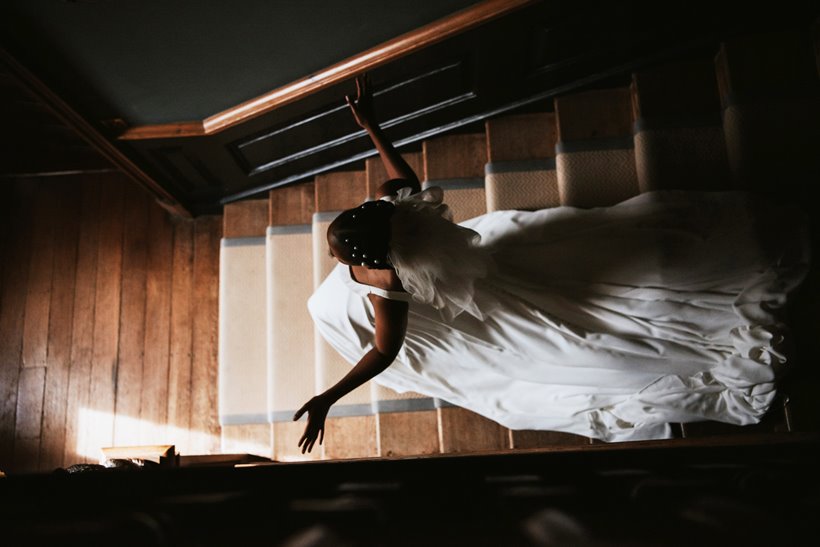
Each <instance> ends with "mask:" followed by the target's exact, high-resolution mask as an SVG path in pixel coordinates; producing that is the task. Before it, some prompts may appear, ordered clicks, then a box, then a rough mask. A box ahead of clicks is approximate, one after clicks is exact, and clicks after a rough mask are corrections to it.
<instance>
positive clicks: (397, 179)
mask: <svg viewBox="0 0 820 547" xmlns="http://www.w3.org/2000/svg"><path fill="white" fill-rule="evenodd" d="M345 99H346V100H347V104H348V105H349V106H350V110H351V111H352V112H353V118H354V119H355V120H356V123H358V124H359V126H360V127H361V128H362V129H364V130H366V131H367V133H368V134H369V135H370V140H372V141H373V144H374V145H375V146H376V150H378V151H379V156H380V157H381V159H382V163H383V164H384V168H385V169H386V170H387V176H389V177H390V179H391V180H388V181H387V182H385V183H384V184H382V185H381V186H380V187H379V189H378V190H377V191H376V196H375V197H376V199H379V198H381V197H384V196H389V195H392V194H395V193H396V192H397V191H398V190H399V188H404V187H406V186H409V187H410V188H411V191H412V193H414V194H415V193H417V192H420V191H421V185H420V184H419V178H418V176H417V175H416V173H415V172H414V171H413V169H412V168H411V167H410V166H409V165H408V164H407V162H406V161H404V158H402V157H401V154H399V153H398V152H397V151H396V149H395V147H394V146H393V143H391V142H390V140H389V139H388V138H387V136H386V135H385V134H384V131H383V130H382V128H381V127H379V124H378V122H376V116H375V114H374V112H373V93H372V91H371V89H370V81H369V79H368V77H367V76H366V75H362V76H359V77H357V78H356V97H352V96H350V95H347V96H346V97H345Z"/></svg>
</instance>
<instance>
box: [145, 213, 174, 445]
mask: <svg viewBox="0 0 820 547" xmlns="http://www.w3.org/2000/svg"><path fill="white" fill-rule="evenodd" d="M148 241H149V242H150V244H149V246H148V256H147V260H146V273H145V275H146V277H145V340H144V348H145V349H144V351H143V356H144V359H145V361H144V363H143V372H142V392H141V393H140V412H139V418H140V431H139V444H151V443H156V442H158V441H162V440H165V442H173V441H171V440H168V433H167V430H166V427H165V424H166V423H167V420H168V405H167V401H168V373H169V370H170V369H169V361H168V359H169V351H170V350H169V347H170V339H169V336H168V332H169V331H170V326H171V273H172V270H171V267H172V264H173V262H172V260H173V249H174V232H173V226H172V225H171V221H170V219H169V218H168V215H167V214H165V212H164V211H162V210H161V209H160V208H159V207H151V208H150V209H149V211H148Z"/></svg>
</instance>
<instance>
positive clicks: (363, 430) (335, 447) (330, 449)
mask: <svg viewBox="0 0 820 547" xmlns="http://www.w3.org/2000/svg"><path fill="white" fill-rule="evenodd" d="M367 194H368V190H367V177H366V174H365V172H364V171H343V172H337V173H329V174H325V175H318V176H317V177H316V212H315V214H314V215H313V223H312V232H313V239H312V245H311V247H312V249H313V289H314V290H315V289H316V288H318V287H319V285H321V283H322V282H323V281H324V279H325V278H326V277H327V275H328V274H329V273H330V272H331V271H332V270H333V268H335V267H336V265H337V264H338V262H337V261H336V260H335V259H334V258H333V257H331V256H330V255H329V254H328V252H327V250H328V245H327V229H328V226H330V223H331V222H332V221H333V219H335V218H336V216H337V215H338V214H339V212H341V211H343V210H345V209H350V208H352V207H356V206H358V205H360V204H361V203H362V202H364V201H365V200H366V199H367ZM315 356H316V365H315V366H316V392H317V393H321V392H323V391H325V390H326V389H328V388H329V387H331V386H332V385H334V384H335V383H336V382H338V381H339V380H340V379H341V378H342V377H344V376H345V375H346V374H347V373H348V372H350V369H351V367H352V365H351V364H350V363H348V362H347V361H346V360H345V359H344V358H343V357H342V356H341V355H340V354H339V353H338V352H337V351H336V350H335V349H333V347H331V346H330V344H328V343H327V342H326V341H325V340H324V339H323V338H322V337H321V335H320V334H319V333H318V332H317V333H316V352H315ZM325 427H326V430H325V440H324V444H323V447H322V448H323V457H324V458H325V459H342V458H364V457H369V456H377V455H378V453H377V448H378V443H377V439H376V417H375V415H374V413H373V405H372V398H371V388H370V385H369V383H368V384H364V385H362V386H360V387H358V388H356V389H355V390H353V391H352V392H350V393H348V394H347V395H345V396H344V397H342V399H340V400H339V401H338V402H337V403H336V404H335V405H333V407H332V408H331V409H330V414H329V416H328V418H327V420H326V422H325Z"/></svg>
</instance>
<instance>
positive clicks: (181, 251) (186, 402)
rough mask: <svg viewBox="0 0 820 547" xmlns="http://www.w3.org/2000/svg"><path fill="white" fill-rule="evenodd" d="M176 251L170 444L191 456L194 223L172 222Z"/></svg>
mask: <svg viewBox="0 0 820 547" xmlns="http://www.w3.org/2000/svg"><path fill="white" fill-rule="evenodd" d="M173 232H174V249H173V257H172V265H171V294H170V298H171V317H170V328H169V332H170V339H169V362H168V401H167V411H168V429H169V442H172V443H174V444H175V445H176V447H177V450H179V452H180V454H188V453H191V451H190V446H191V435H190V431H189V428H190V426H191V367H192V363H193V361H192V356H193V331H192V329H191V323H192V317H193V312H192V299H193V265H194V223H193V222H190V221H187V220H180V219H176V220H174V222H173Z"/></svg>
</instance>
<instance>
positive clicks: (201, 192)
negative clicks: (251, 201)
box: [0, 0, 818, 215]
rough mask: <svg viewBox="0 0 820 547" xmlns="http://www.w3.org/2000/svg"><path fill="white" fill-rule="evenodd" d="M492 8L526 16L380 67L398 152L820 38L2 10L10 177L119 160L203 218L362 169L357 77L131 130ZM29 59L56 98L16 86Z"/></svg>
mask: <svg viewBox="0 0 820 547" xmlns="http://www.w3.org/2000/svg"><path fill="white" fill-rule="evenodd" d="M488 4H492V5H493V6H498V5H501V6H515V7H514V9H509V10H508V12H504V14H503V16H499V17H495V18H493V19H492V20H489V21H485V22H483V24H480V25H474V26H472V27H470V26H468V27H467V30H464V31H463V32H459V33H455V34H453V35H451V36H448V37H446V39H441V40H439V41H435V42H434V43H432V44H427V45H425V46H424V47H423V48H420V49H418V50H413V51H412V52H410V53H407V54H404V55H402V56H400V57H396V58H395V59H391V60H390V61H389V62H387V61H386V62H384V63H381V64H376V65H373V66H372V68H370V69H368V70H369V72H370V74H371V77H372V79H373V82H374V87H375V88H376V99H375V101H376V110H377V113H378V114H379V115H380V116H379V117H380V121H382V122H383V124H384V127H385V129H386V132H387V135H388V138H390V139H391V140H392V141H393V142H394V143H396V144H397V146H399V147H400V149H404V148H401V147H413V146H416V145H417V144H418V143H419V142H420V141H422V140H423V139H426V138H429V137H431V136H433V135H437V134H440V133H444V132H448V131H453V130H470V129H471V128H475V127H477V126H479V125H481V124H482V123H483V120H485V119H487V118H490V117H492V116H495V115H499V114H501V113H505V112H512V111H520V110H521V109H533V110H539V109H540V110H543V109H547V110H549V109H551V107H552V106H551V105H552V99H553V98H554V97H556V96H559V95H561V94H564V93H570V92H575V91H578V90H581V89H584V88H589V87H594V86H611V85H616V86H621V85H628V84H629V76H630V74H631V71H633V70H636V69H638V68H639V67H642V66H647V65H651V64H653V63H661V62H665V61H666V60H669V59H671V58H675V57H686V56H687V55H699V56H703V55H710V54H714V52H715V51H716V50H717V48H718V47H719V45H720V43H721V41H722V40H723V39H725V38H726V37H727V36H730V35H732V34H735V33H745V32H758V31H761V30H763V31H765V30H771V29H776V28H795V29H800V30H801V31H803V30H808V29H809V28H810V27H811V25H812V24H814V23H815V21H816V18H817V10H818V7H817V4H816V1H810V0H781V1H779V2H777V3H768V4H765V5H764V4H761V5H759V7H751V6H746V7H744V8H743V9H738V5H737V4H735V3H732V2H710V1H707V0H685V1H684V0H670V1H668V2H657V1H656V0H624V1H619V2H612V1H610V0H541V1H533V2H529V3H522V2H521V0H509V2H505V1H504V0H485V2H476V1H475V0H472V1H467V0H437V1H436V2H431V1H428V2H407V1H406V0H382V1H377V0H350V1H344V2H342V1H340V0H336V1H318V0H308V1H273V0H241V1H236V2H227V1H224V2H203V1H201V0H200V1H194V0H165V1H162V0H3V2H2V3H0V33H2V34H0V46H2V48H3V49H5V50H6V51H8V52H9V53H11V55H12V57H13V59H16V61H14V62H13V63H11V64H9V63H5V65H4V63H3V62H2V61H3V60H2V59H0V104H2V109H3V110H2V112H3V113H4V123H3V124H2V125H0V138H2V143H3V144H4V147H3V150H0V152H2V153H3V154H5V156H4V158H3V161H2V162H0V163H2V165H0V179H2V178H3V177H9V176H12V177H13V176H18V175H19V174H21V173H28V174H38V173H42V172H44V171H50V172H52V173H54V174H56V173H59V172H71V171H76V170H80V171H82V170H99V169H109V168H111V163H113V166H114V167H115V168H118V169H124V170H125V171H126V172H128V173H129V174H130V175H131V176H132V177H133V178H135V179H136V180H139V181H140V182H141V183H142V184H143V185H144V186H146V187H148V188H149V189H151V191H152V192H153V193H154V194H155V195H156V196H157V199H158V200H159V201H160V203H163V204H164V205H166V206H167V207H169V209H171V210H175V211H183V212H187V213H190V214H193V215H199V214H207V213H215V212H219V211H221V208H222V206H223V205H224V204H225V203H229V202H231V201H235V200H238V199H245V198H248V197H253V196H261V195H262V194H263V193H264V192H266V191H267V190H270V189H273V188H276V187H280V186H283V185H287V184H292V183H298V182H301V181H304V180H308V179H310V178H312V177H313V176H314V175H316V174H318V173H322V172H326V171H330V170H335V169H339V168H349V167H352V168H357V166H361V164H362V163H363V160H364V159H365V158H367V157H369V156H372V155H373V154H375V153H376V150H375V149H374V148H373V145H372V143H371V142H370V140H369V139H368V138H367V135H366V134H365V132H364V131H362V130H361V129H360V128H359V127H358V126H356V124H355V123H354V122H353V120H352V118H351V116H350V114H349V112H347V108H346V106H345V104H344V95H345V94H346V93H350V92H352V91H353V89H354V87H353V83H352V77H353V76H354V75H355V71H353V72H350V73H348V74H346V76H345V77H344V78H343V79H337V80H335V81H332V82H330V83H328V85H326V86H323V87H319V88H318V89H316V90H315V91H312V92H310V93H307V94H304V95H303V96H300V97H299V98H298V99H294V100H293V101H292V102H288V103H284V104H282V105H278V106H276V108H271V109H268V110H266V111H263V112H261V113H259V114H258V115H256V116H254V117H252V118H248V119H243V120H241V122H238V123H236V124H234V125H231V126H228V127H225V128H223V129H220V130H219V131H214V132H210V133H209V132H204V133H203V132H200V133H190V134H170V133H162V134H148V135H147V136H146V135H145V134H143V135H142V136H139V137H137V138H130V137H128V136H127V135H125V134H124V133H123V132H124V131H126V130H128V129H129V128H133V127H134V126H137V129H139V128H140V127H143V128H144V127H158V125H157V124H166V125H165V126H164V127H169V126H170V127H177V126H179V127H182V126H184V124H175V123H173V122H190V121H196V122H197V123H199V124H200V127H202V121H203V119H205V118H208V117H209V116H213V115H214V114H218V113H220V112H222V111H224V110H225V109H229V108H232V107H235V106H237V105H238V104H240V103H242V102H244V101H247V100H249V99H253V98H255V97H259V96H260V95H262V94H265V93H268V92H271V91H272V90H276V89H279V88H281V87H282V86H286V85H288V84H292V83H293V82H295V81H297V80H300V79H304V78H306V77H308V76H311V75H312V74H313V73H314V72H315V71H319V70H322V69H326V68H327V67H330V66H333V65H335V64H337V63H339V62H340V61H343V60H345V59H349V58H351V57H352V56H355V55H358V54H360V53H362V52H363V51H366V50H368V49H370V48H373V47H375V46H379V45H381V44H384V43H385V42H386V41H388V40H391V39H393V38H395V37H397V36H400V35H403V34H404V33H407V32H412V31H413V30H415V29H418V28H419V27H423V26H424V25H426V24H427V23H431V22H434V21H440V20H441V19H442V18H446V17H452V16H453V14H456V13H458V12H459V11H460V10H462V9H463V8H465V7H466V8H468V9H471V10H472V9H476V8H482V7H483V6H486V5H488ZM524 4H526V5H524ZM470 13H471V14H472V13H474V12H472V11H471V12H470ZM17 62H19V63H20V64H22V65H23V67H24V68H25V69H27V70H28V71H30V72H31V73H33V75H34V76H35V77H36V79H39V80H42V82H44V83H45V86H40V87H42V88H45V90H46V91H47V93H45V94H43V93H39V92H38V93H34V94H32V93H31V91H32V88H31V87H30V86H28V87H27V86H26V85H23V86H22V87H21V86H20V85H19V84H20V78H19V75H20V73H21V71H20V70H17V69H15V68H14V67H13V64H14V63H17ZM23 79H25V78H23ZM35 87H36V86H35ZM51 91H53V92H55V94H56V96H57V98H58V99H59V100H64V101H65V102H66V103H67V104H68V106H70V107H71V109H72V110H73V111H76V112H77V113H79V117H80V118H81V120H80V121H81V122H82V123H81V124H80V125H83V123H84V124H85V127H84V129H83V131H81V132H80V134H81V135H82V136H83V139H84V142H79V141H77V140H75V139H74V136H76V135H74V136H72V135H71V131H70V129H71V126H73V127H74V128H75V129H76V127H77V124H76V123H71V120H70V119H66V118H65V116H63V118H60V117H59V116H58V117H57V118H54V117H53V116H52V115H51V114H52V113H51V112H50V106H53V103H54V101H53V100H50V99H49V98H48V93H50V92H51ZM69 118H70V116H69ZM110 120H122V121H123V123H121V124H120V123H116V124H112V123H110ZM89 135H90V136H91V138H89ZM89 142H90V143H92V144H94V148H96V149H97V150H102V151H103V152H104V154H103V155H104V156H105V158H106V161H105V162H102V163H100V162H99V161H94V160H92V159H88V160H83V161H75V160H74V158H77V157H81V156H82V157H87V156H88V154H87V152H88V151H89V150H87V147H86V146H85V144H88V143H89ZM20 150H23V153H19V151H20ZM44 150H45V152H44ZM16 151H18V152H16ZM123 159H124V161H123ZM46 160H48V161H46ZM108 162H111V163H108ZM34 164H37V165H34ZM52 164H53V165H52ZM124 165H125V167H123V166H124Z"/></svg>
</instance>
